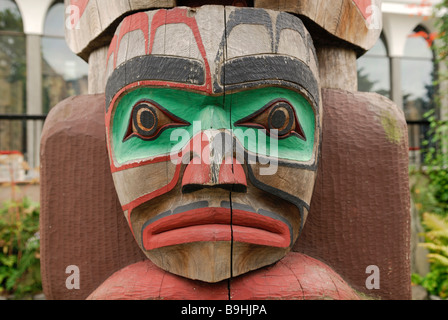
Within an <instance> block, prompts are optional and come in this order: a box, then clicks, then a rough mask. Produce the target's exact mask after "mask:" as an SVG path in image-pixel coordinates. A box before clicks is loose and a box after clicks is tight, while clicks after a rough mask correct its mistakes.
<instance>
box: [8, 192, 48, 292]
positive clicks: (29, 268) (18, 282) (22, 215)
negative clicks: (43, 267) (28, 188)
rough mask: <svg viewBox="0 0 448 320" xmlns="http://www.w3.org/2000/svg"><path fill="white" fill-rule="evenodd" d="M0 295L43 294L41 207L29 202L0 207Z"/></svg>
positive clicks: (10, 203)
mask: <svg viewBox="0 0 448 320" xmlns="http://www.w3.org/2000/svg"><path fill="white" fill-rule="evenodd" d="M0 248H1V251H0V294H2V295H10V294H13V295H14V297H15V298H23V297H24V296H26V295H29V294H33V293H37V292H41V291H42V284H41V277H40V241H39V206H38V205H37V204H34V203H31V201H29V200H28V199H26V198H25V199H24V200H22V201H20V202H15V201H8V202H5V203H4V204H3V206H2V207H1V208H0Z"/></svg>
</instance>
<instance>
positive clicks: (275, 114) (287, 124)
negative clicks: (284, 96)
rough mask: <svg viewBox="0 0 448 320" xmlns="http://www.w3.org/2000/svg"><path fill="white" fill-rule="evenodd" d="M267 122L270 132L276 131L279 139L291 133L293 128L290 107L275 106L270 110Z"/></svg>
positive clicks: (282, 104)
mask: <svg viewBox="0 0 448 320" xmlns="http://www.w3.org/2000/svg"><path fill="white" fill-rule="evenodd" d="M268 122H269V128H270V129H271V130H278V132H277V133H278V136H279V137H281V136H285V135H287V134H289V133H291V130H293V129H294V127H295V125H294V124H295V121H294V111H293V110H292V107H291V106H290V105H288V104H286V103H280V104H277V105H276V106H274V107H273V108H272V109H271V112H270V113H269V118H268Z"/></svg>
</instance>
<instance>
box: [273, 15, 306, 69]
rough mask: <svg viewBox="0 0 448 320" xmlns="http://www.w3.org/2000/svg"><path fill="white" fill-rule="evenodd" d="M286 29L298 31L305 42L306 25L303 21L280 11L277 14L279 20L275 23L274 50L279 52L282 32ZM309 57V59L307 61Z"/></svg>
mask: <svg viewBox="0 0 448 320" xmlns="http://www.w3.org/2000/svg"><path fill="white" fill-rule="evenodd" d="M284 29H291V30H294V31H297V32H298V33H299V34H300V36H301V37H302V39H303V40H304V41H303V42H304V43H306V42H305V27H304V26H303V23H302V21H301V20H300V19H299V18H297V17H296V16H293V15H291V14H289V13H286V12H280V13H279V14H278V16H277V22H276V25H275V33H276V34H275V44H274V52H278V45H279V43H280V34H281V33H282V31H283V30H284ZM308 61H309V59H308V60H307V62H308Z"/></svg>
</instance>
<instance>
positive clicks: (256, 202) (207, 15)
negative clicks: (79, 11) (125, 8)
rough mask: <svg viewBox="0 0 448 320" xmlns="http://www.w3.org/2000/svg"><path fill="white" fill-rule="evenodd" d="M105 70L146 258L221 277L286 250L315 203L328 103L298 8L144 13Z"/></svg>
mask: <svg viewBox="0 0 448 320" xmlns="http://www.w3.org/2000/svg"><path fill="white" fill-rule="evenodd" d="M107 77H108V83H107V88H106V100H107V101H106V106H107V110H106V127H107V138H108V149H109V156H110V163H111V170H112V174H113V178H114V182H115V186H116V190H117V193H118V196H119V199H120V202H121V205H122V207H123V211H124V213H125V216H126V219H127V220H128V223H129V225H130V228H131V230H132V233H133V235H134V237H135V239H136V241H137V243H138V245H139V246H140V247H141V249H142V250H143V251H144V252H145V254H146V255H147V256H148V257H149V259H151V260H152V261H153V262H154V263H155V264H156V265H158V266H159V267H160V268H162V269H165V270H167V271H170V272H172V273H175V274H178V275H181V276H185V277H187V278H191V279H199V280H202V281H207V282H217V281H220V280H223V279H227V278H230V277H233V276H237V275H240V274H243V273H245V272H248V271H250V270H254V269H257V268H260V267H263V266H266V265H269V264H272V263H274V262H276V261H278V260H280V259H281V258H282V257H284V256H285V255H286V253H288V252H289V250H290V249H291V248H292V246H293V244H294V243H295V241H296V239H297V238H298V236H299V234H300V232H301V230H302V228H303V225H304V223H305V220H306V217H307V214H308V211H309V205H310V201H311V195H312V193H313V187H314V181H315V177H316V169H317V161H318V155H319V145H320V133H321V115H322V109H321V102H320V88H319V80H318V71H317V65H316V56H315V51H314V47H313V42H312V39H311V37H310V35H309V34H308V32H307V30H306V29H305V27H304V26H303V24H302V22H301V21H300V20H299V19H298V18H296V17H294V16H292V15H289V14H286V13H279V12H275V11H269V10H264V9H253V8H250V9H249V8H235V7H223V6H204V7H201V8H199V9H188V8H175V9H172V10H157V11H148V12H141V13H137V14H134V15H131V16H129V17H127V18H126V19H124V20H123V22H122V23H121V25H120V26H119V27H118V29H117V32H116V35H115V37H114V38H113V40H112V43H111V46H110V49H109V54H108V67H107Z"/></svg>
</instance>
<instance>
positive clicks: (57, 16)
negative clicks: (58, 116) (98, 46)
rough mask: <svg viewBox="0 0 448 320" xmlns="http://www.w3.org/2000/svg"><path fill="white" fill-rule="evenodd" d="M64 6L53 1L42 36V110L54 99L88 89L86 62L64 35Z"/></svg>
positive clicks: (53, 103)
mask: <svg viewBox="0 0 448 320" xmlns="http://www.w3.org/2000/svg"><path fill="white" fill-rule="evenodd" d="M64 14H65V8H64V3H63V2H62V1H57V2H56V3H55V4H53V6H52V7H51V8H50V9H49V11H48V13H47V17H46V19H45V26H44V36H43V37H42V72H43V78H42V83H43V112H44V113H47V112H48V111H49V110H50V109H51V108H52V107H54V106H55V105H56V104H57V103H58V102H60V101H62V100H64V99H65V98H67V97H69V96H73V95H79V94H86V93H87V90H88V84H87V75H88V64H87V63H86V62H85V61H83V60H82V59H81V58H79V57H78V56H76V55H75V54H74V53H73V52H72V51H71V50H70V49H69V48H68V46H67V44H66V42H65V38H64V28H65V25H64V23H65V15H64Z"/></svg>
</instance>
